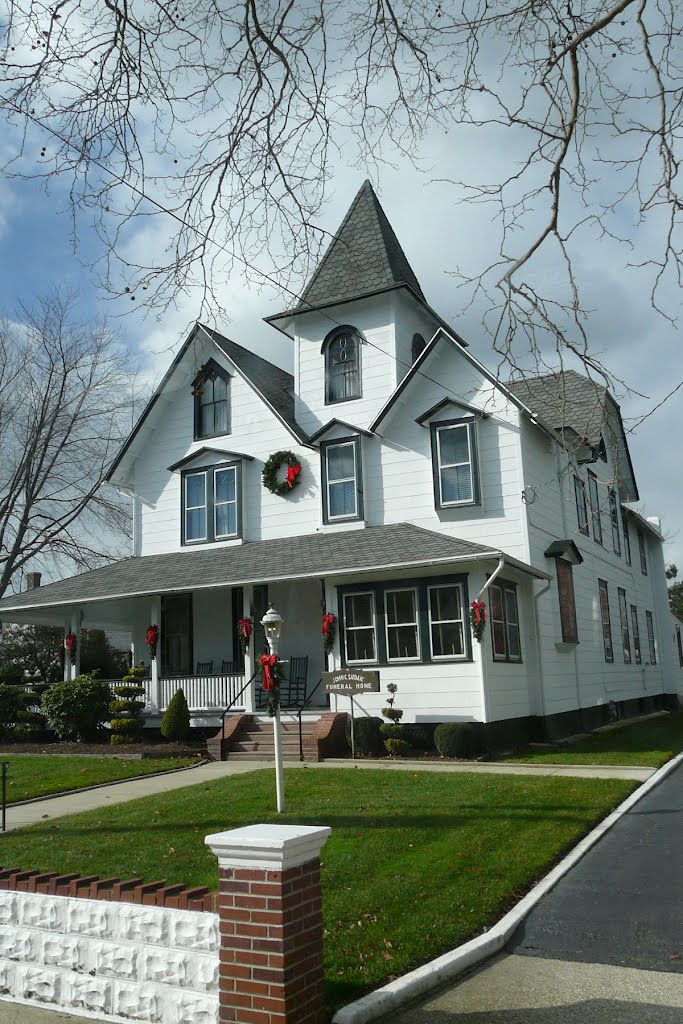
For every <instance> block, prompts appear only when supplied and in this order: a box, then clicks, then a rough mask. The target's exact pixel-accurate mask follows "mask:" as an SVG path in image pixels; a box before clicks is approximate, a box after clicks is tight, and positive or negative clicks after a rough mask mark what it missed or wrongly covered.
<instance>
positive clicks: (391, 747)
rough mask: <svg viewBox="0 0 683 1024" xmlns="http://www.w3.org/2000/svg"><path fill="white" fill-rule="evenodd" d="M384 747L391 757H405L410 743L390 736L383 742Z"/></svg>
mask: <svg viewBox="0 0 683 1024" xmlns="http://www.w3.org/2000/svg"><path fill="white" fill-rule="evenodd" d="M384 746H385V748H386V750H387V753H388V754H391V756H392V757H405V756H406V754H407V753H408V751H409V750H410V743H408V742H407V741H406V740H400V739H396V738H395V737H392V736H390V737H389V738H388V739H386V740H385V741H384Z"/></svg>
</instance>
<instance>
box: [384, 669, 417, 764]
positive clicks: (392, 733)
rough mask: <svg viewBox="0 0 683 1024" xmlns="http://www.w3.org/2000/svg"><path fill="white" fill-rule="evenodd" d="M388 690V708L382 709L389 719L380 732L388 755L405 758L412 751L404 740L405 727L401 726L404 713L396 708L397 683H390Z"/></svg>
mask: <svg viewBox="0 0 683 1024" xmlns="http://www.w3.org/2000/svg"><path fill="white" fill-rule="evenodd" d="M387 690H388V691H389V696H388V697H387V707H385V708H382V714H383V715H384V717H385V718H387V719H388V722H384V724H383V725H381V726H380V729H379V731H380V734H381V736H382V737H383V739H384V749H385V750H386V751H387V753H388V754H391V755H392V757H405V755H406V754H407V753H408V751H409V750H410V743H408V741H407V740H406V739H405V738H404V727H403V726H402V725H401V719H402V718H403V712H402V711H401V709H400V708H396V707H394V702H395V700H396V691H397V690H398V686H397V685H396V683H388V684H387Z"/></svg>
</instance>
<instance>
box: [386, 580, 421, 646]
mask: <svg viewBox="0 0 683 1024" xmlns="http://www.w3.org/2000/svg"><path fill="white" fill-rule="evenodd" d="M390 594H412V595H413V608H414V611H415V618H414V620H413V622H392V623H389V603H388V601H387V598H388V597H389V595H390ZM405 626H414V627H415V640H416V646H417V654H416V655H415V656H414V657H412V658H392V657H391V656H390V654H389V630H390V629H402V628H404V627H405ZM384 641H385V643H386V645H387V663H389V662H391V664H393V665H396V664H409V663H410V662H417V661H422V648H421V646H420V608H419V603H418V593H417V589H416V588H415V587H391V588H390V589H386V590H385V591H384Z"/></svg>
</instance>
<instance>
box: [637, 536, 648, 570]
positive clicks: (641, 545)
mask: <svg viewBox="0 0 683 1024" xmlns="http://www.w3.org/2000/svg"><path fill="white" fill-rule="evenodd" d="M638 550H639V551H640V571H641V572H642V574H643V576H647V553H646V551H645V537H644V536H643V531H642V530H638Z"/></svg>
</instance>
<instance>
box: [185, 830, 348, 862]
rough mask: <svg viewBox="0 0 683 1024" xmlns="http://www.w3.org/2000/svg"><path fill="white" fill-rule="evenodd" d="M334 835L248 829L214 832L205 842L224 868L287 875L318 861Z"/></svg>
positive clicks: (314, 832) (320, 831)
mask: <svg viewBox="0 0 683 1024" xmlns="http://www.w3.org/2000/svg"><path fill="white" fill-rule="evenodd" d="M331 831H332V829H331V828H328V827H327V826H324V825H246V826H245V827H244V828H235V829H231V830H230V831H229V832H215V833H214V834H213V835H210V836H207V837H206V839H205V840H204V842H205V843H206V845H207V846H208V847H209V848H210V849H211V852H212V853H214V854H215V856H216V857H218V866H219V867H221V868H227V867H237V868H263V869H264V870H267V871H286V870H287V869H288V868H294V867H297V866H298V865H299V864H305V863H306V862H307V861H309V860H314V859H315V858H316V857H319V856H320V851H321V850H322V848H323V846H324V845H325V843H326V842H327V837H328V836H329V834H330V832H331Z"/></svg>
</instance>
